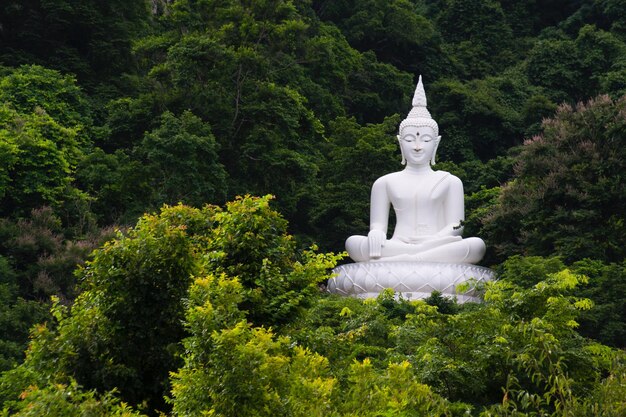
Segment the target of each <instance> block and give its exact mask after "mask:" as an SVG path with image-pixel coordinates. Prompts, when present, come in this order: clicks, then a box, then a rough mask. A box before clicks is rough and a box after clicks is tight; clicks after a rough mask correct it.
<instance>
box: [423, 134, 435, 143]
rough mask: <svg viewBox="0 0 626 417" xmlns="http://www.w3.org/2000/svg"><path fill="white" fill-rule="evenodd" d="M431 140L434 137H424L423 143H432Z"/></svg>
mask: <svg viewBox="0 0 626 417" xmlns="http://www.w3.org/2000/svg"><path fill="white" fill-rule="evenodd" d="M431 140H433V137H432V136H430V135H423V136H422V142H430V141H431Z"/></svg>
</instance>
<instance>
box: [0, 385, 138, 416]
mask: <svg viewBox="0 0 626 417" xmlns="http://www.w3.org/2000/svg"><path fill="white" fill-rule="evenodd" d="M21 398H22V402H20V403H19V406H18V407H17V408H16V409H14V410H11V412H10V414H9V410H8V409H7V410H5V413H4V414H0V415H2V416H9V415H11V416H15V417H39V416H44V415H45V416H50V417H86V416H89V417H133V416H136V417H141V416H144V414H140V413H139V412H136V411H134V410H133V409H132V408H131V407H129V406H128V405H127V404H125V403H123V402H120V401H119V400H118V399H117V398H116V397H115V395H114V393H107V394H105V395H98V394H97V393H96V392H95V391H83V390H82V389H81V387H80V386H79V385H78V384H77V383H76V381H72V382H71V383H70V384H69V385H64V384H54V385H51V386H48V387H46V388H43V389H40V388H37V387H34V386H33V387H29V388H28V389H27V390H26V391H24V392H23V393H22V394H21ZM0 413H1V412H0Z"/></svg>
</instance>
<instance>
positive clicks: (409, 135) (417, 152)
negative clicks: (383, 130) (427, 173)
mask: <svg viewBox="0 0 626 417" xmlns="http://www.w3.org/2000/svg"><path fill="white" fill-rule="evenodd" d="M399 140H400V148H401V150H402V155H404V159H406V162H407V163H408V164H409V165H427V164H429V163H430V161H431V160H432V159H433V155H434V153H435V151H436V150H437V145H438V144H439V137H437V136H436V135H435V131H434V130H433V128H432V127H428V126H423V127H415V126H407V127H405V128H404V129H402V134H401V135H400V137H399Z"/></svg>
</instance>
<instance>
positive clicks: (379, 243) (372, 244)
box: [367, 230, 387, 258]
mask: <svg viewBox="0 0 626 417" xmlns="http://www.w3.org/2000/svg"><path fill="white" fill-rule="evenodd" d="M385 239H387V235H386V234H385V232H383V231H382V230H371V231H370V232H369V233H368V234H367V241H368V242H367V243H368V246H369V249H370V258H380V257H381V255H382V248H383V243H384V242H385Z"/></svg>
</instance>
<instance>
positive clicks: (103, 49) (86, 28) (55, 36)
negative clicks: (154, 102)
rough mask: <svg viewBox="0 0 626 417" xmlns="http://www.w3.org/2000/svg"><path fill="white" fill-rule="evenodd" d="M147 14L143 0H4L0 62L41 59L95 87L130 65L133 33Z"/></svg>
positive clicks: (0, 12)
mask: <svg viewBox="0 0 626 417" xmlns="http://www.w3.org/2000/svg"><path fill="white" fill-rule="evenodd" d="M147 20H148V8H147V3H145V2H143V1H117V0H114V1H107V2H99V1H94V0H88V1H80V2H76V1H72V0H61V1H45V0H28V1H14V0H9V1H5V2H3V4H2V6H1V7H0V26H1V27H2V32H1V34H0V45H1V46H0V62H1V63H3V64H5V65H15V64H18V65H19V64H26V63H28V64H30V63H35V64H45V65H46V66H48V67H51V68H55V69H57V70H59V71H62V72H64V73H73V74H76V75H78V77H79V78H80V79H81V81H82V82H83V83H85V84H86V85H88V86H90V87H92V88H93V87H95V85H97V84H99V83H101V82H103V81H109V82H110V80H111V77H112V76H113V75H119V74H120V73H121V72H123V71H126V70H127V69H128V68H129V67H130V65H131V62H132V61H131V56H130V43H131V39H132V38H133V37H134V36H136V35H137V34H138V33H141V31H142V28H145V24H146V23H147ZM107 88H111V87H110V86H107Z"/></svg>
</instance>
